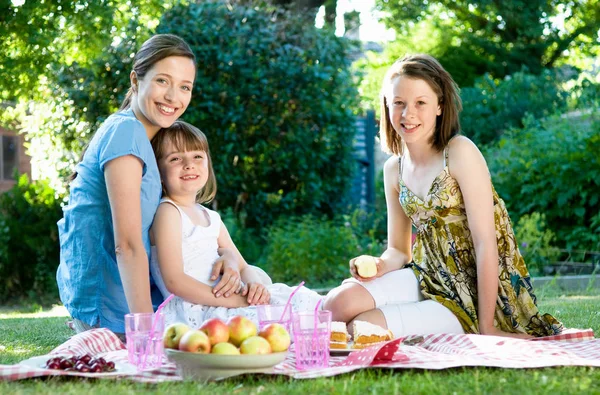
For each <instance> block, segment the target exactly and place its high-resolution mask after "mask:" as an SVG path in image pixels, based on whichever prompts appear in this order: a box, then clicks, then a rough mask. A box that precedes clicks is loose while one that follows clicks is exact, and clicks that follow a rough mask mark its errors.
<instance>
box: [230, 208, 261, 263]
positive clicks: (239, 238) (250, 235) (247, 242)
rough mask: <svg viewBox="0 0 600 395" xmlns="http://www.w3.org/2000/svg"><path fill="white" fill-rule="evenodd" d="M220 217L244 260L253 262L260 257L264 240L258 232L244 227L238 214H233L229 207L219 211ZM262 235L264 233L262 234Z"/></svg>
mask: <svg viewBox="0 0 600 395" xmlns="http://www.w3.org/2000/svg"><path fill="white" fill-rule="evenodd" d="M221 219H222V220H223V223H224V224H225V226H226V227H227V231H228V232H229V235H230V236H231V239H232V240H233V242H234V243H235V246H236V247H237V249H238V250H240V253H241V254H242V256H243V257H244V259H245V260H246V262H248V263H250V264H251V265H252V264H255V263H256V262H257V261H258V260H259V259H260V257H261V255H262V253H263V250H264V245H265V241H264V239H263V237H261V235H260V232H259V231H258V230H256V229H251V228H244V226H243V224H242V223H241V221H240V219H239V218H238V216H236V215H235V213H234V212H233V209H232V208H231V207H229V208H227V209H225V211H224V212H222V213H221ZM263 236H264V235H263Z"/></svg>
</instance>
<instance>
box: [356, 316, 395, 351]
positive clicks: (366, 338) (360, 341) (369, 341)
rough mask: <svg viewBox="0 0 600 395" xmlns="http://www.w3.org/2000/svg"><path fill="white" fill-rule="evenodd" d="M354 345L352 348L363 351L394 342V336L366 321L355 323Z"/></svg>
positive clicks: (388, 331)
mask: <svg viewBox="0 0 600 395" xmlns="http://www.w3.org/2000/svg"><path fill="white" fill-rule="evenodd" d="M352 329H353V334H354V344H353V345H352V348H355V349H361V348H366V347H370V346H372V345H375V344H378V343H382V342H386V341H389V340H392V339H393V338H394V335H393V334H392V332H391V331H390V330H388V329H383V328H382V327H380V326H379V325H375V324H371V323H370V322H366V321H354V322H353V324H352Z"/></svg>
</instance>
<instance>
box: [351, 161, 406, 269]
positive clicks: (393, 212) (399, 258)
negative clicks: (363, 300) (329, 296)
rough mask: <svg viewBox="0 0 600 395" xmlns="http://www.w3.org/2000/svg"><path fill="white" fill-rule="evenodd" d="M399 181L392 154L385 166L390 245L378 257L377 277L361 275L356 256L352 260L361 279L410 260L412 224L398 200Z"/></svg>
mask: <svg viewBox="0 0 600 395" xmlns="http://www.w3.org/2000/svg"><path fill="white" fill-rule="evenodd" d="M398 181H399V174H398V157H397V156H392V157H391V158H389V159H388V160H387V161H386V162H385V165H384V167H383V183H384V187H385V201H386V206H387V233H388V234H387V235H388V246H387V249H386V250H385V251H384V252H383V254H381V257H380V258H376V262H377V275H376V276H375V277H371V278H368V279H367V278H362V277H360V276H359V275H358V273H357V272H356V266H355V265H354V262H355V260H356V258H354V259H352V260H351V261H350V274H352V276H353V277H355V278H357V279H360V280H361V281H369V280H372V279H374V278H377V277H381V276H383V275H384V274H385V273H388V272H391V271H393V270H398V269H402V268H403V267H404V265H406V264H407V263H408V262H410V259H411V236H412V225H411V222H410V218H408V217H407V216H406V214H405V213H404V210H403V209H402V206H401V205H400V201H399V200H398V198H399V196H400V185H399V183H398Z"/></svg>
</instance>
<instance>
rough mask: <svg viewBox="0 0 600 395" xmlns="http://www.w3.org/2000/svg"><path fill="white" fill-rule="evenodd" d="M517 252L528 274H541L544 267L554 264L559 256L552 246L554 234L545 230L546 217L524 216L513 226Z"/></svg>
mask: <svg viewBox="0 0 600 395" xmlns="http://www.w3.org/2000/svg"><path fill="white" fill-rule="evenodd" d="M515 236H516V239H517V242H518V243H519V246H518V247H519V250H520V251H521V254H522V255H523V259H525V263H526V264H527V267H528V269H529V271H530V272H533V273H535V274H543V268H544V266H545V265H547V264H549V263H552V262H555V261H556V259H557V258H558V255H559V254H560V250H559V249H558V248H557V247H554V246H552V242H553V241H554V239H555V236H554V233H553V232H552V231H551V230H550V229H546V216H545V215H544V214H540V213H535V212H534V213H531V214H525V215H524V216H522V217H521V218H520V219H519V222H518V223H517V225H516V226H515Z"/></svg>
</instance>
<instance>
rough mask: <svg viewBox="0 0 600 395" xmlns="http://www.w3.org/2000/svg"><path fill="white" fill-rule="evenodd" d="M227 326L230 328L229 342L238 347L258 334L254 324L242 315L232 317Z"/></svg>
mask: <svg viewBox="0 0 600 395" xmlns="http://www.w3.org/2000/svg"><path fill="white" fill-rule="evenodd" d="M227 326H229V342H230V343H233V345H234V346H236V347H239V346H240V345H241V344H242V342H243V341H244V340H246V339H247V338H249V337H250V336H256V334H257V328H256V325H255V324H254V322H252V320H250V319H248V318H246V317H244V316H241V315H236V316H235V317H231V318H230V319H229V321H227Z"/></svg>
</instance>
